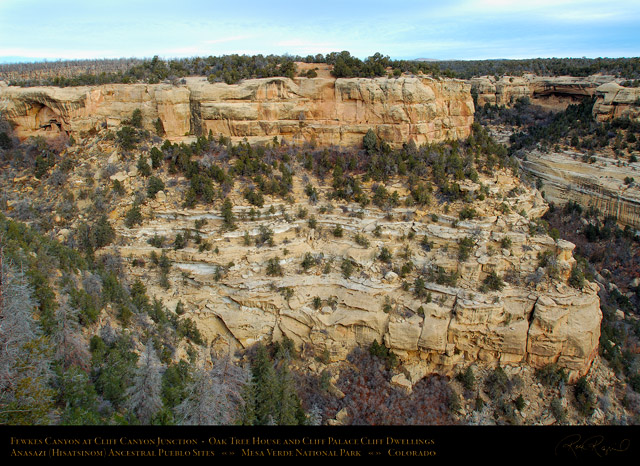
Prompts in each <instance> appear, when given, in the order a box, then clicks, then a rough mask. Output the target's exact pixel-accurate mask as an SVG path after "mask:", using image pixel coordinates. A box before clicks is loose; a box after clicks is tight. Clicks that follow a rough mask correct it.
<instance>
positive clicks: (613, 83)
mask: <svg viewBox="0 0 640 466" xmlns="http://www.w3.org/2000/svg"><path fill="white" fill-rule="evenodd" d="M617 81H621V80H620V79H616V78H614V77H613V76H602V75H595V76H588V77H584V78H579V77H573V76H557V77H544V76H535V75H532V74H525V75H524V76H522V77H517V76H503V77H501V78H499V79H496V77H494V76H482V77H478V78H473V79H471V80H470V83H471V89H472V92H473V93H474V94H476V95H477V104H478V105H479V106H483V105H486V104H490V105H498V106H511V105H512V104H514V103H515V102H516V101H517V100H518V99H520V98H525V97H526V98H528V99H529V100H530V101H531V103H533V104H535V105H540V106H541V107H544V108H547V109H551V110H561V109H564V108H566V107H567V105H569V104H573V103H579V102H580V101H581V100H582V99H583V98H584V97H594V96H595V97H597V102H596V106H594V116H597V117H598V118H599V119H605V118H611V117H615V116H620V115H621V114H622V111H621V110H620V109H618V112H617V114H616V112H615V111H614V107H615V106H616V105H630V104H633V102H634V101H635V99H633V97H632V96H633V95H635V96H636V97H637V92H636V91H635V90H634V89H627V88H623V87H622V86H620V85H619V84H618V83H617ZM618 94H620V95H619V96H618ZM614 99H617V100H616V101H615V103H614ZM605 101H606V102H605Z"/></svg>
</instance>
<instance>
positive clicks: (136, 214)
mask: <svg viewBox="0 0 640 466" xmlns="http://www.w3.org/2000/svg"><path fill="white" fill-rule="evenodd" d="M141 223H142V212H140V205H139V204H134V205H133V206H132V207H131V208H130V209H129V210H128V211H127V213H126V214H125V218H124V224H125V226H126V227H127V228H133V227H134V226H136V225H139V224H141Z"/></svg>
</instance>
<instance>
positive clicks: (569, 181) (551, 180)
mask: <svg viewBox="0 0 640 466" xmlns="http://www.w3.org/2000/svg"><path fill="white" fill-rule="evenodd" d="M584 157H585V156H584V154H580V153H577V152H572V151H551V152H546V153H543V152H540V151H538V150H533V151H529V152H528V153H527V157H526V159H525V160H523V161H522V166H523V168H524V169H525V170H527V171H528V172H530V173H531V174H533V175H535V176H536V177H537V178H539V179H540V180H541V181H542V185H543V187H542V189H543V190H544V193H545V197H546V199H548V200H549V201H551V202H553V203H555V204H558V205H564V204H565V203H566V202H568V201H574V202H577V203H578V204H580V205H582V206H585V208H587V207H588V206H589V207H593V208H595V209H597V210H599V211H600V212H602V214H603V215H605V216H611V217H614V218H615V219H616V220H617V222H618V223H620V224H621V225H628V226H630V227H632V228H634V229H636V230H638V229H640V191H639V190H638V187H637V185H636V184H635V183H632V184H630V183H627V182H626V180H628V178H635V179H638V178H640V164H638V162H635V163H629V162H624V163H623V162H621V161H618V160H615V159H613V158H606V157H595V156H589V157H588V158H589V159H590V161H591V162H592V163H585V161H584V160H583V158H584Z"/></svg>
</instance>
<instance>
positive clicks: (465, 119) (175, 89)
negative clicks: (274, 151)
mask: <svg viewBox="0 0 640 466" xmlns="http://www.w3.org/2000/svg"><path fill="white" fill-rule="evenodd" d="M135 109H140V110H141V112H142V117H143V118H142V120H143V124H144V126H145V127H146V128H147V129H149V130H151V131H155V130H156V128H157V124H158V122H159V123H160V124H161V125H162V129H163V130H164V133H165V137H167V138H169V139H176V138H180V137H184V136H185V135H189V134H193V135H200V134H204V135H208V134H209V131H211V132H212V133H213V134H214V135H215V136H218V135H224V136H228V137H231V138H232V140H242V139H244V138H246V139H247V140H248V141H249V142H259V141H266V140H271V139H273V137H274V136H275V137H277V138H279V139H282V138H284V139H286V140H287V141H288V142H295V143H302V142H315V143H317V144H323V145H332V144H335V145H341V146H353V145H360V144H362V138H363V136H364V135H365V134H366V132H367V131H368V130H369V129H373V130H374V131H375V132H376V134H377V135H378V137H379V138H381V139H382V140H384V141H386V142H388V143H389V144H391V145H401V144H403V143H406V142H407V141H410V140H414V141H415V142H416V143H418V144H422V143H425V142H438V141H444V140H447V139H460V138H465V137H467V136H468V135H469V133H470V128H471V125H472V123H473V113H474V107H473V100H472V98H471V94H470V86H469V84H467V83H464V82H463V81H460V80H451V79H431V78H427V77H400V78H393V79H388V78H375V79H365V78H352V79H335V78H330V77H317V78H306V77H300V78H295V79H293V80H292V79H288V78H279V77H278V78H265V79H252V80H246V81H242V82H240V83H239V84H234V85H227V84H224V83H213V84H211V83H209V82H207V80H206V79H204V78H187V79H186V80H185V84H183V85H179V86H173V85H169V84H155V85H152V84H111V85H103V86H94V87H73V88H71V87H70V88H55V87H35V88H18V87H10V86H2V87H0V112H2V114H3V116H4V118H6V119H7V120H9V121H10V122H11V123H12V124H13V125H14V127H15V131H16V134H17V135H18V136H20V137H22V138H25V137H28V136H37V135H42V136H52V135H54V136H55V135H56V134H57V133H60V132H65V133H67V134H72V135H75V136H77V135H79V134H80V133H83V132H88V131H91V130H92V129H96V128H99V127H108V128H117V127H118V126H119V125H121V124H122V123H123V122H124V121H126V120H128V119H130V118H131V115H132V113H133V111H134V110H135Z"/></svg>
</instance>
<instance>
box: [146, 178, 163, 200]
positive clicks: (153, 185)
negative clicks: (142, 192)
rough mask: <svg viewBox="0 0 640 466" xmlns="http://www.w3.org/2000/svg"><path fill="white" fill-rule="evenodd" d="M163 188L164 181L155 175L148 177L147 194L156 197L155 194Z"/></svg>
mask: <svg viewBox="0 0 640 466" xmlns="http://www.w3.org/2000/svg"><path fill="white" fill-rule="evenodd" d="M164 188H165V186H164V181H162V180H161V179H160V178H158V177H157V176H152V177H151V178H149V182H148V184H147V196H149V197H150V198H152V199H153V198H155V197H156V194H157V193H158V192H160V191H163V190H164Z"/></svg>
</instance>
